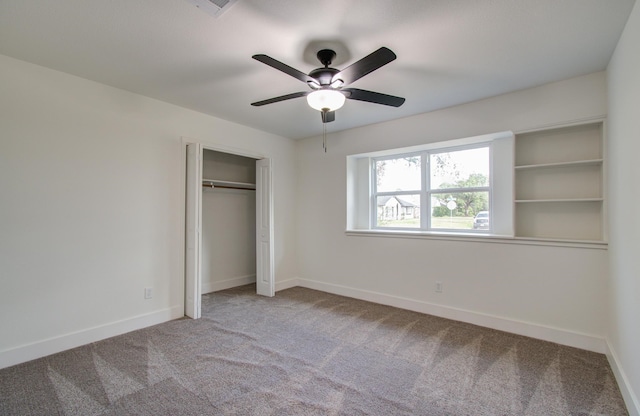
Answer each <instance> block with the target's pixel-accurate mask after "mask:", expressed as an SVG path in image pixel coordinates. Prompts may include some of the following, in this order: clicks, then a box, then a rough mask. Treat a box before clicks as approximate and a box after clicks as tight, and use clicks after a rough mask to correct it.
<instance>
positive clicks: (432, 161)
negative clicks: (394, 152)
mask: <svg viewBox="0 0 640 416" xmlns="http://www.w3.org/2000/svg"><path fill="white" fill-rule="evenodd" d="M423 168H424V169H423ZM489 172H490V156H489V147H488V146H484V147H478V148H471V149H462V150H450V151H445V152H441V151H439V152H437V153H436V152H423V153H420V154H412V155H403V156H401V157H396V158H387V159H375V160H374V175H375V184H376V188H375V195H374V198H373V200H374V201H375V204H376V213H377V215H376V224H375V226H376V227H385V228H416V229H431V230H438V229H442V230H474V229H475V230H488V229H489V228H490V223H489V218H490V215H489V200H490V192H491V189H490V180H489V179H490V178H489ZM423 205H426V206H424V207H423Z"/></svg>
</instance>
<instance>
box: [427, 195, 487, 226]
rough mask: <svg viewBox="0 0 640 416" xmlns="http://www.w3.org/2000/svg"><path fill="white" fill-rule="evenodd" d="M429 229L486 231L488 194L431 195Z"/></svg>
mask: <svg viewBox="0 0 640 416" xmlns="http://www.w3.org/2000/svg"><path fill="white" fill-rule="evenodd" d="M431 228H432V229H462V230H488V229H489V228H490V224H489V192H452V193H436V194H432V195H431Z"/></svg>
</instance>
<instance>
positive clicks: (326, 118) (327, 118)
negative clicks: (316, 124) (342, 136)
mask: <svg viewBox="0 0 640 416" xmlns="http://www.w3.org/2000/svg"><path fill="white" fill-rule="evenodd" d="M320 115H321V116H322V122H323V123H331V122H332V121H335V120H336V112H335V111H328V112H326V113H325V112H324V111H322V112H320Z"/></svg>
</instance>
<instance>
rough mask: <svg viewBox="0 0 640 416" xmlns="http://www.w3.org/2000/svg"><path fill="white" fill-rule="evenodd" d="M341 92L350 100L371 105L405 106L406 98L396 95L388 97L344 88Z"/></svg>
mask: <svg viewBox="0 0 640 416" xmlns="http://www.w3.org/2000/svg"><path fill="white" fill-rule="evenodd" d="M341 92H343V93H346V94H344V95H345V96H346V97H347V98H348V99H350V100H358V101H367V102H369V103H375V104H382V105H388V106H391V107H400V106H401V105H402V104H404V98H402V97H396V96H395V95H387V94H382V93H379V92H373V91H367V90H360V89H358V88H343V89H342V90H341Z"/></svg>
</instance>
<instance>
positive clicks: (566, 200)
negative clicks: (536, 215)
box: [516, 198, 604, 204]
mask: <svg viewBox="0 0 640 416" xmlns="http://www.w3.org/2000/svg"><path fill="white" fill-rule="evenodd" d="M602 201H604V199H603V198H552V199H516V204H524V203H545V202H602Z"/></svg>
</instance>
